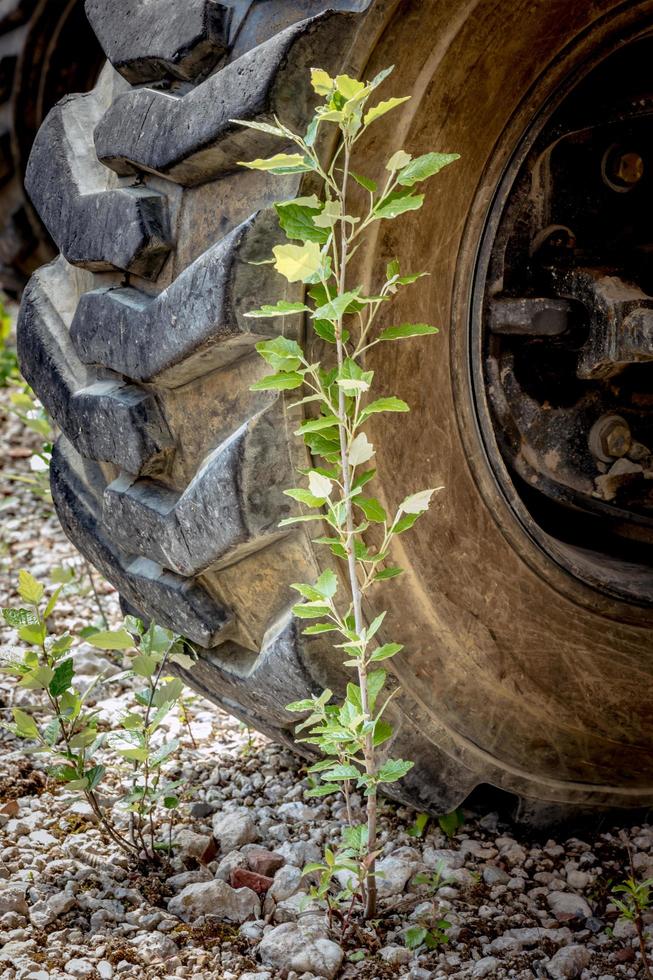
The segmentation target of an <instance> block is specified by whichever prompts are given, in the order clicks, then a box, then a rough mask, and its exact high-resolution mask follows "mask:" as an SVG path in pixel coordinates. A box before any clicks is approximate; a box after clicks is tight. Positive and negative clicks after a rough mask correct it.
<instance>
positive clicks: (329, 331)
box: [313, 320, 349, 344]
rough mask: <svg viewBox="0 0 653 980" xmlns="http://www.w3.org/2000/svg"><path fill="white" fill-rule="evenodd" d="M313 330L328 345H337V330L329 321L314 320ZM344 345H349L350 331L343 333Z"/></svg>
mask: <svg viewBox="0 0 653 980" xmlns="http://www.w3.org/2000/svg"><path fill="white" fill-rule="evenodd" d="M313 330H314V331H315V333H316V334H317V335H318V337H320V338H321V339H322V340H326V342H327V343H328V344H335V343H336V329H335V327H334V325H333V324H332V323H331V322H330V321H329V320H313ZM342 340H343V343H345V344H346V343H347V341H348V340H349V331H348V330H343V331H342Z"/></svg>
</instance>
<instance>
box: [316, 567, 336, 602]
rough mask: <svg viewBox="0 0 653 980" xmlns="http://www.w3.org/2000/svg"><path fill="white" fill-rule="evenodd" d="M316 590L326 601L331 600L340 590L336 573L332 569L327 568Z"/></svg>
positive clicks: (318, 581) (319, 579) (317, 583)
mask: <svg viewBox="0 0 653 980" xmlns="http://www.w3.org/2000/svg"><path fill="white" fill-rule="evenodd" d="M315 588H316V589H317V591H318V592H319V593H320V595H323V596H324V598H325V599H331V598H332V597H333V596H334V595H335V594H336V592H337V590H338V579H337V577H336V573H335V572H334V571H333V570H332V569H331V568H327V569H326V570H325V571H324V572H322V574H321V575H320V577H319V578H318V580H317V582H316V583H315Z"/></svg>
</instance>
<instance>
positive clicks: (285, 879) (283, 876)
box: [268, 864, 302, 902]
mask: <svg viewBox="0 0 653 980" xmlns="http://www.w3.org/2000/svg"><path fill="white" fill-rule="evenodd" d="M301 880H302V872H301V868H297V867H295V865H294V864H284V866H283V867H282V868H279V870H278V871H277V873H276V874H275V876H274V880H273V882H272V884H271V885H270V890H269V892H268V895H270V896H271V897H272V898H273V899H274V900H275V902H283V901H285V900H286V899H287V898H290V897H291V895H294V894H295V892H297V891H298V890H299V886H300V883H301Z"/></svg>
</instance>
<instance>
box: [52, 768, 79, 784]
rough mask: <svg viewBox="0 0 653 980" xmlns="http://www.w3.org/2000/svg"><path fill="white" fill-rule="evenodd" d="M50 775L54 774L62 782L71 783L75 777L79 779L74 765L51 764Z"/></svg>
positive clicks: (54, 777)
mask: <svg viewBox="0 0 653 980" xmlns="http://www.w3.org/2000/svg"><path fill="white" fill-rule="evenodd" d="M48 775H49V776H52V777H53V779H57V780H58V781H59V782H60V783H70V782H72V781H73V779H77V770H76V769H75V767H74V766H66V765H63V766H51V768H50V769H48Z"/></svg>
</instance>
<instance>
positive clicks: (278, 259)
mask: <svg viewBox="0 0 653 980" xmlns="http://www.w3.org/2000/svg"><path fill="white" fill-rule="evenodd" d="M272 252H273V254H274V258H275V262H274V267H275V269H276V270H277V272H279V273H280V274H281V275H282V276H285V278H286V279H287V280H288V282H308V281H309V280H310V279H311V278H312V276H314V275H315V274H316V273H317V272H319V270H320V268H321V267H322V253H321V250H320V246H319V245H318V243H317V242H305V243H304V244H303V245H275V246H274V248H273V249H272ZM257 349H258V345H257ZM289 370H292V369H289Z"/></svg>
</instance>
